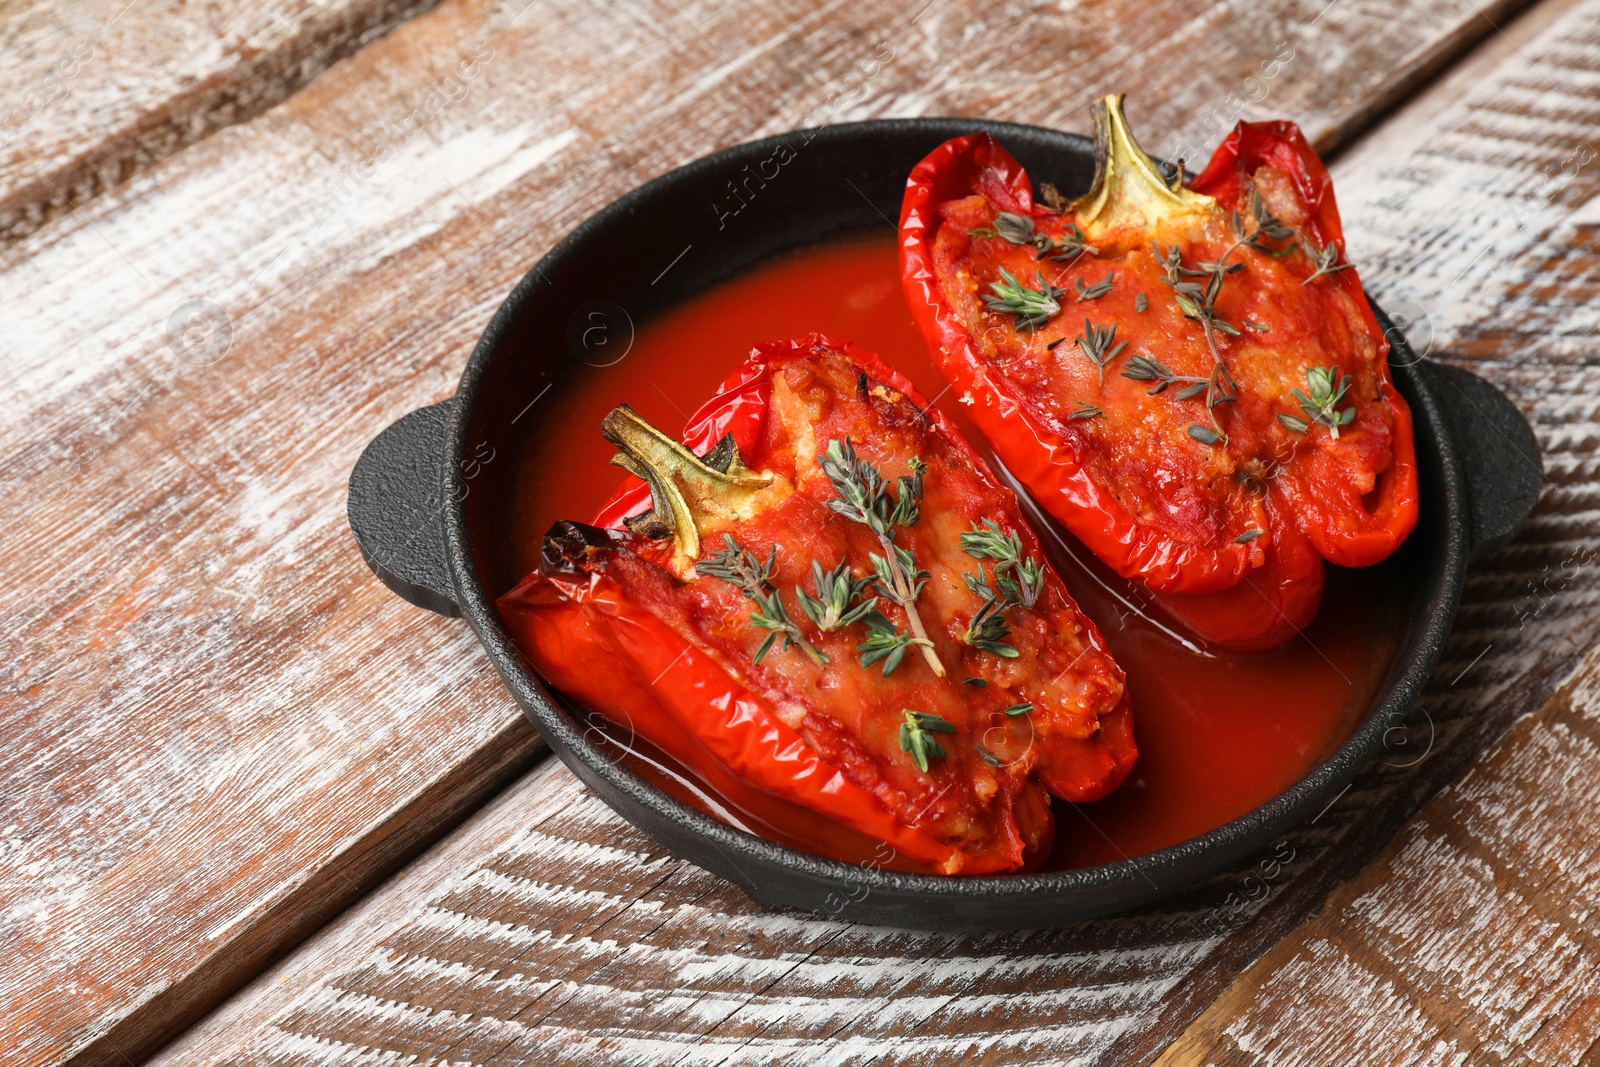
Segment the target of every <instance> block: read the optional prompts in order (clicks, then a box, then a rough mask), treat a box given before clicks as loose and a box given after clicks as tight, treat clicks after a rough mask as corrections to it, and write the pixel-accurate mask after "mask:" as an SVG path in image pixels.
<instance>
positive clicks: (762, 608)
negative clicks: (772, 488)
mask: <svg viewBox="0 0 1600 1067" xmlns="http://www.w3.org/2000/svg"><path fill="white" fill-rule="evenodd" d="M722 544H723V549H722V551H721V552H718V553H717V554H716V555H714V556H709V557H707V558H705V559H703V560H700V561H699V562H697V563H696V564H695V571H696V572H697V573H699V574H708V575H710V576H711V577H713V578H721V579H722V580H723V581H725V582H728V583H729V584H730V585H736V586H738V587H739V591H740V592H742V593H743V594H744V595H745V596H746V597H747V598H749V599H750V600H751V601H752V602H753V603H754V604H755V606H756V610H755V611H753V612H751V613H750V621H751V623H753V624H754V625H755V626H757V627H758V628H760V629H763V630H770V631H772V632H771V633H770V634H768V635H767V639H766V640H765V641H762V642H761V645H760V647H758V648H757V649H756V654H755V656H754V657H753V658H752V659H751V662H752V663H760V662H761V659H762V657H764V656H765V655H766V654H767V653H768V652H769V651H771V650H772V645H773V643H774V642H775V641H777V640H778V638H779V637H782V638H783V647H784V648H789V647H790V646H791V645H798V646H799V647H800V649H801V650H802V651H803V652H805V654H806V655H808V656H810V657H811V659H812V661H813V662H814V663H816V664H817V666H819V667H820V666H824V665H825V664H826V663H827V662H828V657H827V654H826V653H824V652H822V651H821V650H820V649H817V648H814V647H812V645H811V644H810V643H809V642H808V641H806V639H805V636H804V635H803V634H802V633H801V632H800V627H799V626H797V625H796V624H795V622H794V620H793V619H791V618H790V617H789V612H788V610H787V609H785V608H784V606H783V598H782V597H781V596H779V594H778V591H777V590H776V589H774V588H773V587H772V583H771V582H770V581H769V580H768V579H770V578H771V577H772V574H773V571H774V570H776V569H777V565H778V546H777V545H773V546H772V552H771V553H770V554H769V555H768V556H767V559H766V562H762V560H761V557H759V556H757V555H756V554H755V553H754V552H751V551H750V550H749V549H748V548H745V547H743V546H742V545H740V544H739V542H737V541H735V540H734V539H733V535H732V534H728V533H725V534H723V535H722Z"/></svg>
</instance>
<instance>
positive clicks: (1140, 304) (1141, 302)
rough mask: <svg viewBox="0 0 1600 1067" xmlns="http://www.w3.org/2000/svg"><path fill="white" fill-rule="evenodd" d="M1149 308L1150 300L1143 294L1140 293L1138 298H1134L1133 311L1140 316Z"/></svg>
mask: <svg viewBox="0 0 1600 1067" xmlns="http://www.w3.org/2000/svg"><path fill="white" fill-rule="evenodd" d="M1149 306H1150V298H1149V297H1147V296H1145V295H1144V294H1143V293H1140V294H1139V295H1138V296H1136V297H1134V298H1133V310H1134V311H1136V312H1138V313H1139V314H1141V315H1143V314H1144V309H1145V308H1147V307H1149Z"/></svg>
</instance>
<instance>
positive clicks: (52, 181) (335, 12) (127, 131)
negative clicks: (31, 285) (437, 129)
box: [0, 0, 437, 239]
mask: <svg viewBox="0 0 1600 1067" xmlns="http://www.w3.org/2000/svg"><path fill="white" fill-rule="evenodd" d="M435 2H437V0H274V2H272V3H268V4H231V3H219V2H215V0H201V2H185V0H8V2H7V3H5V4H3V5H0V54H3V55H4V57H5V62H4V63H0V239H9V238H15V237H19V236H22V235H23V234H26V233H29V232H32V231H33V230H35V229H37V228H38V227H39V226H40V225H42V224H43V223H44V221H45V220H46V219H47V218H49V217H51V216H52V215H54V214H58V213H60V212H61V211H64V210H70V208H72V207H74V206H77V205H79V204H82V203H83V202H85V201H87V200H89V199H90V198H92V197H94V196H96V195H98V194H99V193H101V192H103V191H105V190H106V189H108V188H111V187H112V186H114V185H116V184H118V183H119V182H122V181H124V180H126V179H127V178H128V177H129V176H130V175H132V174H133V173H135V172H137V171H139V170H142V169H144V168H146V167H148V166H150V165H151V164H153V163H156V162H159V161H160V160H162V159H164V158H166V157H167V156H170V155H171V154H173V153H174V152H177V151H180V150H181V149H182V148H183V147H185V146H186V145H189V144H192V143H194V142H195V141H198V140H199V139H201V138H202V137H205V136H207V135H208V134H210V133H212V132H214V131H216V130H218V129H221V128H222V127H224V126H229V125H232V124H233V123H236V122H243V121H245V120H247V119H249V118H251V117H253V116H255V115H257V114H259V113H260V112H262V111H264V110H266V109H267V108H268V107H270V106H272V105H273V104H276V103H277V102H279V101H280V100H282V99H284V98H285V97H287V96H289V95H290V94H291V93H293V92H294V91H295V90H296V89H299V88H300V87H301V86H303V85H305V84H306V83H307V82H309V81H310V80H311V79H312V78H313V77H315V76H316V75H317V74H319V73H321V72H322V71H324V70H326V69H328V68H329V67H330V66H331V65H332V64H333V63H334V62H335V61H337V60H339V59H341V58H343V57H344V56H346V55H349V54H350V53H351V52H353V51H355V50H356V49H358V48H360V47H361V46H362V45H364V44H366V43H368V42H370V41H371V40H373V39H374V38H376V37H378V36H379V35H381V34H383V33H386V32H387V31H388V30H389V29H391V28H392V27H393V26H395V25H397V24H398V23H400V22H403V21H404V20H405V19H407V18H410V17H412V16H413V15H416V14H417V13H418V12H420V11H423V10H426V9H427V8H428V7H431V6H432V5H433V3H435Z"/></svg>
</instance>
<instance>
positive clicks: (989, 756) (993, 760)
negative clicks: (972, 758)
mask: <svg viewBox="0 0 1600 1067" xmlns="http://www.w3.org/2000/svg"><path fill="white" fill-rule="evenodd" d="M972 747H973V748H975V749H977V750H978V756H979V758H981V759H982V760H983V762H985V763H987V764H988V765H989V766H991V767H1004V766H1005V764H1004V763H1002V762H1000V757H999V756H996V755H995V754H994V753H993V752H990V751H989V750H988V749H986V748H984V747H983V746H982V745H979V744H974V745H973V746H972Z"/></svg>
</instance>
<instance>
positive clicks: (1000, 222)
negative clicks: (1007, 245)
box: [967, 211, 1039, 245]
mask: <svg viewBox="0 0 1600 1067" xmlns="http://www.w3.org/2000/svg"><path fill="white" fill-rule="evenodd" d="M967 236H968V237H988V238H999V239H1000V240H1003V241H1009V242H1011V243H1012V244H1014V245H1034V244H1035V243H1036V241H1037V238H1038V236H1039V235H1038V234H1035V233H1034V230H1033V220H1032V219H1030V218H1029V217H1028V216H1026V215H1018V214H1016V213H1015V212H1011V211H1002V212H1000V213H999V214H998V215H996V216H995V217H994V224H993V225H990V226H983V227H980V228H979V229H976V230H968V231H967Z"/></svg>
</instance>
